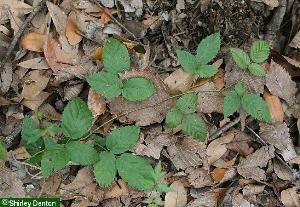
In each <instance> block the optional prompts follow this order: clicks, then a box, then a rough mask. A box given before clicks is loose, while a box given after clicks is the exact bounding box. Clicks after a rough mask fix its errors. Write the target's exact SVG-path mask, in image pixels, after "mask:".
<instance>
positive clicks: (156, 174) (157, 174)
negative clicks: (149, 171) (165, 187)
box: [153, 161, 165, 181]
mask: <svg viewBox="0 0 300 207" xmlns="http://www.w3.org/2000/svg"><path fill="white" fill-rule="evenodd" d="M164 175H165V173H164V172H163V171H162V169H161V161H159V162H158V163H157V165H156V166H155V168H154V175H153V178H154V180H155V181H159V180H160V179H161V178H162V177H163V176H164Z"/></svg>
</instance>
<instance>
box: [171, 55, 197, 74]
mask: <svg viewBox="0 0 300 207" xmlns="http://www.w3.org/2000/svg"><path fill="white" fill-rule="evenodd" d="M176 53H177V57H178V60H179V63H180V65H181V66H182V68H183V69H184V70H185V71H186V72H188V73H190V74H194V73H195V72H196V71H197V61H196V57H195V56H194V55H193V54H191V53H189V52H186V51H183V50H177V51H176Z"/></svg>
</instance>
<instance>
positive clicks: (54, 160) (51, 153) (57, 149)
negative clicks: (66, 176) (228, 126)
mask: <svg viewBox="0 0 300 207" xmlns="http://www.w3.org/2000/svg"><path fill="white" fill-rule="evenodd" d="M46 146H47V148H46V149H45V152H44V154H43V156H42V160H41V167H42V170H41V171H42V175H43V176H44V177H49V176H50V175H51V174H52V173H53V171H58V170H61V169H63V168H64V167H65V166H66V164H67V163H68V162H69V160H70V156H69V153H66V148H65V147H64V145H60V144H55V143H52V144H51V146H49V144H48V145H46Z"/></svg>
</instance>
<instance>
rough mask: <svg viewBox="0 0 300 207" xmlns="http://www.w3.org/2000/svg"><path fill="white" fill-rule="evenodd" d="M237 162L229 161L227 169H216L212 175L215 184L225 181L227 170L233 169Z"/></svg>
mask: <svg viewBox="0 0 300 207" xmlns="http://www.w3.org/2000/svg"><path fill="white" fill-rule="evenodd" d="M234 162H235V159H232V160H229V161H227V168H218V167H217V168H215V169H214V170H213V171H212V172H211V175H212V177H213V179H214V183H219V182H221V181H222V180H223V178H224V176H225V174H226V172H227V170H228V168H229V167H231V166H232V165H233V164H234Z"/></svg>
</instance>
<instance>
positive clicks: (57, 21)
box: [47, 1, 67, 36]
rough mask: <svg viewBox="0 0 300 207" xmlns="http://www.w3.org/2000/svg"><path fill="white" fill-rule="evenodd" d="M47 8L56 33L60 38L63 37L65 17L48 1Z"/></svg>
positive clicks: (59, 9)
mask: <svg viewBox="0 0 300 207" xmlns="http://www.w3.org/2000/svg"><path fill="white" fill-rule="evenodd" d="M47 7H48V11H49V14H50V16H51V19H52V21H53V23H54V26H55V28H56V31H57V33H58V34H59V35H61V36H65V32H66V25H67V15H66V14H65V12H64V11H63V10H62V9H61V8H59V7H58V6H57V5H55V4H53V3H51V2H50V1H47Z"/></svg>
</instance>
